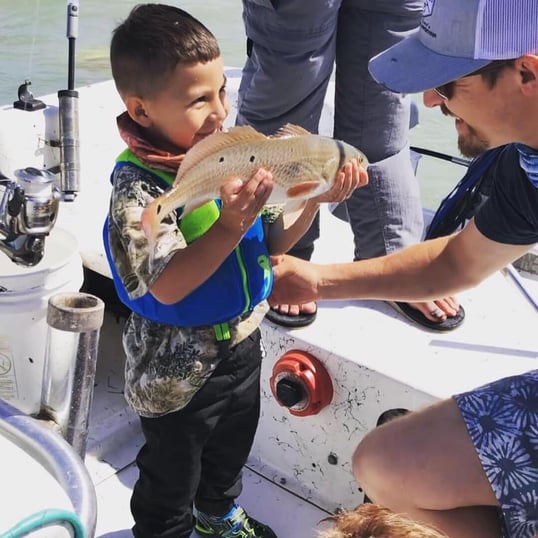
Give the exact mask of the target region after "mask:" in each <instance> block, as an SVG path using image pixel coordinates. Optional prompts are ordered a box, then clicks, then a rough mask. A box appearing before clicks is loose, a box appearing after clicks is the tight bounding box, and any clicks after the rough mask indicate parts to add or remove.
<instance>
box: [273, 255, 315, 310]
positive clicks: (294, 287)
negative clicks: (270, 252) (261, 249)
mask: <svg viewBox="0 0 538 538" xmlns="http://www.w3.org/2000/svg"><path fill="white" fill-rule="evenodd" d="M271 263H272V264H273V274H274V284H273V291H272V292H271V295H270V296H269V299H268V301H269V304H270V305H271V306H277V305H280V304H304V303H308V302H310V301H315V300H316V299H317V298H318V297H317V294H318V292H317V284H318V276H317V269H316V268H317V267H318V266H317V265H315V264H313V263H310V262H307V261H305V260H301V259H299V258H296V257H294V256H288V255H286V254H283V255H281V256H272V257H271Z"/></svg>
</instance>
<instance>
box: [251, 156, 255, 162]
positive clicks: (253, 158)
mask: <svg viewBox="0 0 538 538" xmlns="http://www.w3.org/2000/svg"><path fill="white" fill-rule="evenodd" d="M255 160H256V157H255V156H254V155H251V156H250V162H251V163H253V162H254V161H255Z"/></svg>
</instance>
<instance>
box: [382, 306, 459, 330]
mask: <svg viewBox="0 0 538 538" xmlns="http://www.w3.org/2000/svg"><path fill="white" fill-rule="evenodd" d="M387 304H389V305H390V306H392V308H394V309H395V310H396V311H398V312H399V313H400V314H402V315H403V316H405V317H406V318H407V319H409V320H411V321H414V322H415V323H417V324H418V325H421V326H422V327H424V328H426V329H430V330H431V331H439V332H447V331H452V330H454V329H455V328H456V327H459V326H460V325H461V324H462V323H463V320H464V319H465V310H464V309H463V306H461V305H460V309H459V310H458V313H457V314H456V315H455V316H452V317H447V318H446V319H445V320H444V321H432V320H430V319H428V318H427V317H426V316H425V315H424V314H423V313H422V312H421V311H420V310H417V309H416V308H413V307H412V306H410V305H409V304H408V303H403V302H399V301H394V302H393V301H387Z"/></svg>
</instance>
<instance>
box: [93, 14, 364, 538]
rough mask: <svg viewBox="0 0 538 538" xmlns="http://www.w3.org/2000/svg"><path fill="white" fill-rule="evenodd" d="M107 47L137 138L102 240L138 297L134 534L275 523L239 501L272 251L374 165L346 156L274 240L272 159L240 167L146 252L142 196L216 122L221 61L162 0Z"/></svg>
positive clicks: (237, 530)
mask: <svg viewBox="0 0 538 538" xmlns="http://www.w3.org/2000/svg"><path fill="white" fill-rule="evenodd" d="M110 61H111V66H112V74H113V77H114V81H115V83H116V87H117V89H118V92H119V93H120V95H121V97H122V99H123V101H124V103H125V106H126V108H127V111H126V112H125V113H123V114H122V115H120V116H119V117H118V127H119V130H120V133H121V135H122V137H123V139H124V140H125V142H126V144H127V146H128V149H127V150H125V151H124V152H123V153H122V154H121V155H120V156H119V157H118V159H117V162H116V166H115V168H114V171H113V173H112V178H111V179H112V183H113V191H112V197H111V204H110V213H109V217H108V219H107V224H106V226H105V230H104V241H105V247H106V251H107V256H108V259H109V263H110V266H111V269H112V273H113V277H114V283H115V285H116V289H117V291H118V295H119V296H120V298H121V299H122V301H123V302H124V303H125V304H126V305H127V306H128V307H129V308H130V309H131V310H132V314H131V315H130V317H129V319H128V320H127V322H126V325H125V330H124V336H123V344H124V349H125V354H126V366H125V372H126V375H125V397H126V399H127V402H128V403H129V405H130V406H131V407H132V408H133V409H134V410H135V411H136V412H137V413H138V414H139V415H140V421H141V425H142V431H143V433H144V437H145V445H144V446H143V447H142V449H141V450H140V452H139V454H138V456H137V464H138V468H139V478H138V481H137V482H136V484H135V487H134V490H133V494H132V499H131V511H132V514H133V517H134V520H135V525H134V527H133V533H134V536H135V537H136V538H141V537H146V538H150V537H151V538H155V537H157V536H158V537H172V536H173V537H174V538H186V537H188V536H190V535H191V531H192V530H193V527H194V526H195V527H196V530H197V532H198V533H199V534H200V535H201V536H206V537H209V536H211V537H216V536H222V537H225V538H233V537H245V538H246V537H252V538H255V537H260V538H261V537H263V538H268V537H269V538H270V537H275V536H276V535H275V533H274V532H273V531H272V530H271V529H270V528H269V527H267V526H266V525H263V524H261V523H259V522H258V521H256V520H254V519H253V518H251V517H249V516H248V515H247V514H246V513H245V512H244V510H243V509H242V508H241V507H239V506H237V505H236V504H235V499H236V497H237V496H238V495H239V493H240V492H241V469H242V467H243V465H244V463H245V461H246V459H247V456H248V454H249V451H250V448H251V445H252V442H253V437H254V433H255V431H256V427H257V422H258V414H259V405H260V396H259V380H260V363H261V359H262V347H261V342H260V331H259V325H260V323H261V321H262V319H263V316H264V315H265V312H266V311H267V308H268V307H267V305H266V302H265V298H266V297H267V295H268V293H269V291H270V288H271V284H272V272H271V268H270V263H269V254H270V253H273V252H283V251H285V250H287V249H288V248H289V247H290V246H291V245H292V244H293V243H294V242H295V241H296V240H297V239H298V237H299V236H300V235H301V234H302V233H303V232H304V231H305V230H306V229H307V228H308V226H309V225H310V222H311V221H312V218H313V217H314V215H315V214H316V212H317V209H318V202H320V201H332V200H334V201H340V200H342V199H345V198H346V197H348V196H349V195H350V194H351V192H352V191H353V189H354V188H355V187H356V186H358V185H359V184H360V183H364V182H365V181H366V180H367V179H366V175H365V172H364V171H362V170H360V171H359V169H358V168H357V164H356V163H355V162H352V163H347V164H346V165H345V166H344V172H340V173H339V174H338V178H337V181H336V185H335V187H334V188H333V189H331V191H329V192H328V193H327V194H326V195H325V196H322V197H318V199H316V200H311V201H309V202H308V203H307V204H306V206H305V208H304V209H303V212H302V213H301V215H300V216H299V217H298V219H297V220H296V221H295V223H294V224H293V225H292V226H290V227H288V229H285V227H284V226H283V225H278V221H277V223H276V224H277V225H276V226H272V227H271V228H272V229H273V230H274V231H275V234H274V237H273V236H271V237H269V238H267V240H266V237H265V234H264V227H263V223H262V219H261V218H260V216H259V214H260V211H261V209H262V207H263V205H264V203H265V201H266V200H267V198H268V196H269V194H270V193H271V190H272V186H273V183H272V176H271V174H270V173H269V172H267V171H265V170H261V169H260V170H258V171H257V172H256V173H255V174H254V175H253V176H252V177H251V178H235V179H231V180H230V181H228V182H227V183H226V184H225V185H224V186H223V188H222V190H221V197H220V199H221V200H214V201H211V202H209V203H207V204H205V205H203V206H202V207H200V208H198V209H196V210H195V211H193V212H192V213H190V214H188V215H186V216H185V217H184V218H180V216H179V212H178V214H175V213H173V214H171V215H169V216H167V218H165V219H164V220H163V221H162V223H161V224H160V225H159V226H160V227H159V231H158V234H157V239H156V244H155V248H154V249H153V250H152V252H150V251H149V248H148V241H147V239H146V237H145V236H144V233H143V231H142V229H141V226H140V219H141V215H142V212H143V210H144V208H145V207H146V206H147V205H148V203H149V202H151V201H152V200H153V199H155V198H156V197H157V196H159V195H160V194H162V193H163V192H164V190H166V189H167V188H168V187H169V186H170V185H171V183H172V182H173V181H174V178H175V175H176V173H177V170H178V167H179V166H180V165H181V160H182V159H183V156H184V154H185V152H186V151H187V150H188V149H189V148H190V147H191V146H193V145H194V144H195V143H196V142H198V141H199V140H201V139H203V138H204V137H206V136H208V135H210V134H212V133H214V132H216V131H219V130H221V129H222V127H223V122H224V120H225V118H226V116H227V113H228V103H227V100H226V92H225V84H226V79H225V76H224V71H223V62H222V59H221V56H220V51H219V47H218V44H217V42H216V40H215V38H214V36H213V35H212V34H211V33H210V32H209V31H208V30H207V28H205V27H204V26H203V25H202V24H201V23H200V22H199V21H197V20H196V19H194V18H193V17H192V16H190V15H189V14H188V13H185V12H184V11H182V10H180V9H178V8H175V7H171V6H166V5H161V4H143V5H139V6H137V7H135V8H134V9H133V10H132V12H131V13H130V15H129V16H128V17H127V19H126V20H125V21H124V22H123V23H121V24H120V25H119V26H118V27H117V28H116V29H115V31H114V33H113V37H112V42H111V49H110ZM281 219H282V217H279V220H281ZM268 247H269V248H268ZM150 260H151V262H150ZM193 502H194V504H195V506H196V509H197V517H196V520H195V521H194V520H193Z"/></svg>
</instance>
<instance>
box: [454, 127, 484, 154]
mask: <svg viewBox="0 0 538 538" xmlns="http://www.w3.org/2000/svg"><path fill="white" fill-rule="evenodd" d="M467 128H468V130H469V132H467V133H466V134H465V135H460V136H458V149H459V150H460V153H461V154H462V155H463V156H464V157H469V158H471V159H474V158H475V157H478V156H479V155H480V154H481V153H483V152H484V151H486V150H487V149H488V147H489V143H488V141H487V140H483V139H481V138H480V136H478V134H477V133H476V131H475V130H474V129H473V128H472V127H469V126H468V125H467Z"/></svg>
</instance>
